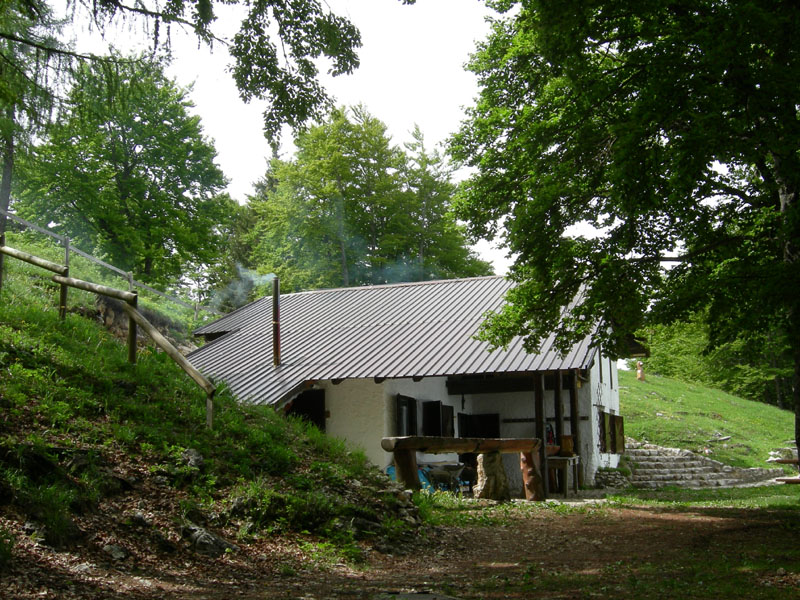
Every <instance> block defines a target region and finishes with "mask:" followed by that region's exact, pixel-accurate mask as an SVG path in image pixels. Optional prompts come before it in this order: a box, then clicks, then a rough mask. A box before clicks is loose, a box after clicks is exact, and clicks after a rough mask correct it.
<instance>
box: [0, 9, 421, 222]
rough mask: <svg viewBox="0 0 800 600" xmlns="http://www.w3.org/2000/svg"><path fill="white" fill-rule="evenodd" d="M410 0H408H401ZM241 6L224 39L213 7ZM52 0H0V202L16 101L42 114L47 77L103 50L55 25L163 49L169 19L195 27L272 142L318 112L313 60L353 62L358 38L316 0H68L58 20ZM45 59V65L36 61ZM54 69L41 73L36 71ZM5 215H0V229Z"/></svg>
mask: <svg viewBox="0 0 800 600" xmlns="http://www.w3.org/2000/svg"><path fill="white" fill-rule="evenodd" d="M400 1H401V2H403V4H413V3H414V1H415V0H400ZM231 5H241V6H243V7H244V11H243V13H244V19H243V20H242V21H241V27H240V29H239V31H238V33H237V34H236V35H234V36H233V38H232V39H230V40H229V39H224V38H222V37H220V36H219V35H218V34H217V33H216V30H215V24H216V21H217V17H218V14H217V13H218V9H221V8H222V7H230V6H231ZM54 6H61V7H63V6H64V5H63V4H60V3H55V2H53V1H52V0H4V1H3V2H0V138H1V139H0V141H1V142H2V159H3V170H2V180H0V208H3V209H7V208H8V203H9V190H10V187H11V178H12V172H13V162H14V146H15V142H17V141H18V140H17V137H18V136H19V135H20V134H21V132H22V129H21V127H20V123H19V122H18V121H19V119H18V117H19V115H20V112H21V109H22V110H26V111H27V110H33V111H34V112H33V113H32V114H33V116H34V118H36V119H42V120H46V119H48V118H49V116H50V114H51V113H50V110H49V107H47V106H42V105H41V103H36V102H31V101H30V100H31V99H32V98H33V97H34V95H33V94H32V91H33V90H35V93H36V96H37V97H39V98H43V97H47V96H50V95H51V94H52V93H53V91H54V86H55V85H57V84H59V83H65V82H68V80H69V76H70V71H71V68H72V67H74V66H75V64H76V63H86V62H87V61H88V62H97V61H100V62H103V61H107V60H108V59H107V58H104V57H102V56H95V55H80V54H77V53H76V52H74V51H73V50H72V49H71V48H70V47H69V46H68V45H67V44H64V43H62V42H61V41H59V39H60V38H59V35H58V34H59V30H60V28H61V27H62V26H65V25H71V26H73V27H74V28H77V29H80V28H81V27H84V28H86V29H90V30H99V31H101V32H104V31H106V30H108V29H109V28H110V27H112V26H114V25H118V24H123V23H124V25H125V26H126V32H127V34H128V35H136V34H138V35H140V36H142V37H143V38H146V39H149V40H150V43H151V48H152V50H153V54H155V52H156V50H158V49H160V48H167V49H169V46H170V34H171V31H172V29H173V28H175V27H178V28H181V29H183V30H188V31H191V32H194V34H195V35H196V36H197V38H198V41H199V42H200V43H205V44H208V45H209V46H214V45H216V46H217V47H219V46H227V47H228V49H229V51H230V54H231V56H232V57H233V59H234V62H233V64H232V65H231V73H232V75H233V78H234V80H235V82H236V85H237V87H238V89H239V91H240V95H241V97H242V99H243V100H244V101H246V102H248V101H250V100H252V99H254V98H256V99H260V100H263V101H265V103H266V109H265V111H264V133H265V135H266V136H267V138H268V139H270V141H271V142H272V144H273V145H274V146H275V147H277V143H278V139H279V137H280V129H281V126H282V125H283V124H289V125H291V126H292V127H293V128H298V127H300V126H302V125H303V124H304V123H306V122H307V121H309V120H313V119H315V118H316V119H318V118H322V116H323V115H324V114H325V113H326V112H327V110H328V109H329V106H330V98H329V97H328V95H327V93H326V91H325V90H324V89H323V88H322V86H321V85H320V83H319V80H318V74H319V66H318V65H320V64H325V65H328V69H329V72H330V73H331V74H333V75H341V74H345V73H350V72H352V71H353V69H355V68H356V67H358V63H359V60H358V55H357V50H358V48H359V47H360V46H361V36H360V33H359V32H358V29H357V28H356V27H355V26H354V25H353V24H352V23H351V22H350V21H349V20H348V19H347V18H345V17H341V16H339V15H336V14H334V13H333V12H331V10H330V9H329V7H328V5H327V4H326V3H324V2H321V1H320V0H263V1H258V2H251V1H249V0H170V1H169V2H160V1H159V0H137V1H136V2H127V3H126V2H122V1H120V0H68V2H67V3H66V13H65V15H64V16H63V18H61V19H59V21H56V20H55V19H54V18H53V12H54V11H53V7H54ZM43 66H44V67H45V68H43ZM48 66H49V67H52V72H51V73H49V75H48V76H47V77H42V78H40V77H39V75H40V74H42V73H43V72H45V73H46V72H48V69H47V67H48ZM3 231H5V218H4V217H2V216H0V234H2V233H3Z"/></svg>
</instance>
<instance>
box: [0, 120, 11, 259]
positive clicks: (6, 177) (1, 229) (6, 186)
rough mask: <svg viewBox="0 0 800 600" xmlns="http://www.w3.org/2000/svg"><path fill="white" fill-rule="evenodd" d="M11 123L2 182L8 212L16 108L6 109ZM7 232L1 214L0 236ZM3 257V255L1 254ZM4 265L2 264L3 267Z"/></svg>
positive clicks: (0, 195) (0, 203)
mask: <svg viewBox="0 0 800 600" xmlns="http://www.w3.org/2000/svg"><path fill="white" fill-rule="evenodd" d="M6 119H8V121H9V128H8V131H7V133H6V134H5V135H4V136H3V179H2V181H0V208H2V209H3V210H6V211H7V210H8V207H9V205H10V204H11V176H12V173H13V171H14V107H13V106H9V107H7V108H6ZM5 232H6V216H5V214H1V213H0V235H2V234H4V233H5ZM0 257H2V254H0ZM1 264H2V263H0V265H1Z"/></svg>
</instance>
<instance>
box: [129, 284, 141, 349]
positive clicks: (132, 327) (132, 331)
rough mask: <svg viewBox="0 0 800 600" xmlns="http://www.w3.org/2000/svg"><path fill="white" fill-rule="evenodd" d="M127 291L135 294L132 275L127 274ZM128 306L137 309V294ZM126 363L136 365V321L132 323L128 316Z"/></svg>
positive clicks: (131, 318)
mask: <svg viewBox="0 0 800 600" xmlns="http://www.w3.org/2000/svg"><path fill="white" fill-rule="evenodd" d="M128 291H130V292H131V293H132V294H136V292H134V291H133V273H128ZM128 304H130V305H131V306H132V307H133V308H138V305H139V296H138V294H136V297H134V298H133V300H130V301H129V302H128ZM128 362H129V363H131V364H136V321H134V320H133V317H131V316H128Z"/></svg>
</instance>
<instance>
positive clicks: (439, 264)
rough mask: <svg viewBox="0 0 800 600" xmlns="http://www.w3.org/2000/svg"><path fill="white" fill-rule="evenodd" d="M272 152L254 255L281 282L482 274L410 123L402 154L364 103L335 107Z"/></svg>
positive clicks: (446, 189)
mask: <svg viewBox="0 0 800 600" xmlns="http://www.w3.org/2000/svg"><path fill="white" fill-rule="evenodd" d="M295 145H296V146H297V154H296V156H295V158H294V159H293V160H290V161H280V160H275V161H273V162H272V164H271V167H270V170H269V172H268V173H267V176H266V177H265V179H264V180H263V181H262V182H261V184H260V186H259V188H258V192H257V194H256V196H255V197H253V198H251V201H250V206H251V207H252V209H253V211H254V213H255V215H256V226H255V228H254V229H253V231H252V233H251V235H250V238H251V240H252V242H253V252H252V255H251V256H252V258H251V261H250V263H251V265H253V266H257V267H258V269H259V270H260V271H262V272H274V273H277V274H278V275H279V276H280V277H281V282H282V287H284V289H292V290H298V289H313V288H323V287H341V286H344V287H347V286H351V285H370V284H382V283H389V282H396V281H419V280H427V279H440V278H447V277H459V276H471V275H484V274H488V273H489V272H491V271H490V267H489V265H488V264H486V263H485V262H483V261H481V260H479V259H478V258H477V257H476V256H475V255H474V253H473V252H471V251H470V250H469V248H468V247H467V238H466V237H465V234H464V231H463V229H462V228H461V226H459V225H458V224H457V223H456V221H455V218H454V216H453V214H452V212H451V210H450V200H451V196H452V194H453V192H454V189H455V188H454V186H453V184H452V183H451V182H450V180H449V170H448V169H447V168H446V166H445V165H444V162H443V159H442V157H441V156H439V155H438V153H436V152H433V153H431V152H429V151H427V150H426V148H425V145H424V139H423V136H422V134H421V133H420V132H419V130H417V131H416V132H415V133H414V142H413V143H411V144H409V146H408V148H407V150H408V152H409V153H408V154H407V153H406V152H404V151H403V150H401V149H400V148H399V147H397V146H395V145H393V144H392V143H391V140H390V138H389V137H388V135H387V133H386V126H385V125H384V124H383V123H382V122H381V121H380V120H378V119H376V118H375V117H373V116H372V115H370V114H369V113H368V112H367V111H366V110H364V109H363V108H362V107H355V108H353V109H350V110H347V109H337V110H334V111H333V112H332V113H331V115H330V116H329V118H328V119H327V120H325V121H324V122H322V123H320V124H319V125H316V126H313V127H311V128H309V129H308V131H306V132H303V133H301V134H300V135H298V136H297V138H296V140H295Z"/></svg>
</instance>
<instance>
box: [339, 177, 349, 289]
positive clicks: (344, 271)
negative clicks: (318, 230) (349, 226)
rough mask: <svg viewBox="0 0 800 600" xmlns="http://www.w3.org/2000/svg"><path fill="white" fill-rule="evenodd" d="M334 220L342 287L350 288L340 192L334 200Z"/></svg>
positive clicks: (342, 201) (342, 199)
mask: <svg viewBox="0 0 800 600" xmlns="http://www.w3.org/2000/svg"><path fill="white" fill-rule="evenodd" d="M336 220H337V227H338V235H339V251H340V252H341V263H342V286H343V287H350V272H349V271H348V269H347V240H346V239H345V229H344V197H343V196H342V194H341V192H340V193H339V197H338V198H337V199H336Z"/></svg>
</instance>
